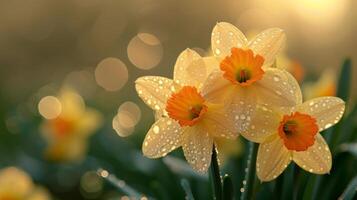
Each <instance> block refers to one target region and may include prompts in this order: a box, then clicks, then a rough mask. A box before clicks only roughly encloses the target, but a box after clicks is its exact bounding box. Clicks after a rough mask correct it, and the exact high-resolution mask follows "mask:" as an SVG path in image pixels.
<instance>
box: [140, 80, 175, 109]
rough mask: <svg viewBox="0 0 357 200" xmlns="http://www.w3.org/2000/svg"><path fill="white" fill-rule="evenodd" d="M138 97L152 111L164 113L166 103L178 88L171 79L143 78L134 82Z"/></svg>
mask: <svg viewBox="0 0 357 200" xmlns="http://www.w3.org/2000/svg"><path fill="white" fill-rule="evenodd" d="M135 88H136V91H137V93H138V95H139V97H140V98H141V99H142V100H143V101H144V102H145V103H146V104H147V105H148V106H150V107H151V108H152V109H153V110H156V111H159V112H163V113H164V111H165V107H166V101H167V99H168V98H169V97H170V95H171V94H172V93H173V92H175V91H177V90H178V89H179V88H180V87H179V85H177V84H175V83H174V82H173V81H172V80H171V79H168V78H165V77H160V76H144V77H140V78H138V79H137V80H136V81H135Z"/></svg>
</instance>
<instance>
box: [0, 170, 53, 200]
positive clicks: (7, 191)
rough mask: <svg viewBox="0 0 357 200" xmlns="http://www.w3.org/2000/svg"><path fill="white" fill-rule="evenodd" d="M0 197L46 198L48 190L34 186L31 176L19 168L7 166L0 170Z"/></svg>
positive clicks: (12, 199) (13, 199) (11, 199)
mask: <svg viewBox="0 0 357 200" xmlns="http://www.w3.org/2000/svg"><path fill="white" fill-rule="evenodd" d="M0 199H4V200H48V199H51V197H50V195H49V194H48V192H47V191H46V190H45V189H44V188H42V187H39V186H36V185H35V184H34V183H33V182H32V180H31V177H30V176H29V175H28V174H27V173H26V172H24V171H22V170H21V169H18V168H15V167H7V168H4V169H1V170H0Z"/></svg>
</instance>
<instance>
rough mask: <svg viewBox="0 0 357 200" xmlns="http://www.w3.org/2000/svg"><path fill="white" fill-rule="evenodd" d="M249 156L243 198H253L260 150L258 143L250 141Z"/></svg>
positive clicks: (244, 199)
mask: <svg viewBox="0 0 357 200" xmlns="http://www.w3.org/2000/svg"><path fill="white" fill-rule="evenodd" d="M249 145H250V146H249V156H248V160H247V168H246V171H245V178H244V184H243V189H242V195H241V200H247V199H251V198H252V195H253V186H254V180H255V164H256V163H255V162H256V157H257V152H258V146H259V145H258V144H256V143H253V142H250V143H249Z"/></svg>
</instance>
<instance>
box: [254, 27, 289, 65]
mask: <svg viewBox="0 0 357 200" xmlns="http://www.w3.org/2000/svg"><path fill="white" fill-rule="evenodd" d="M285 41H286V36H285V33H284V31H283V30H282V29H279V28H270V29H267V30H264V31H263V32H261V33H260V34H258V35H257V36H255V38H253V39H252V40H251V41H249V44H248V47H249V48H250V49H252V50H253V51H254V53H256V54H259V55H261V56H263V57H264V59H265V62H264V66H267V67H269V66H270V65H272V64H273V63H274V61H275V57H276V55H277V54H278V53H279V51H280V50H281V49H282V48H283V47H284V45H285Z"/></svg>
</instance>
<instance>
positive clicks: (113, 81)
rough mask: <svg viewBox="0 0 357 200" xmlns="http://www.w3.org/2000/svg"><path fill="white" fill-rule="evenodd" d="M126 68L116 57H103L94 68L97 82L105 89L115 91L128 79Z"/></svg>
mask: <svg viewBox="0 0 357 200" xmlns="http://www.w3.org/2000/svg"><path fill="white" fill-rule="evenodd" d="M128 76H129V74H128V69H127V67H126V65H125V64H124V63H123V62H122V61H121V60H119V59H118V58H113V57H109V58H105V59H104V60H102V61H101V62H100V63H99V64H98V66H97V68H96V69H95V80H96V82H97V84H98V85H99V86H101V87H103V88H104V89H105V90H107V91H117V90H119V89H121V88H122V87H123V86H124V85H125V83H126V82H127V81H128Z"/></svg>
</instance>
